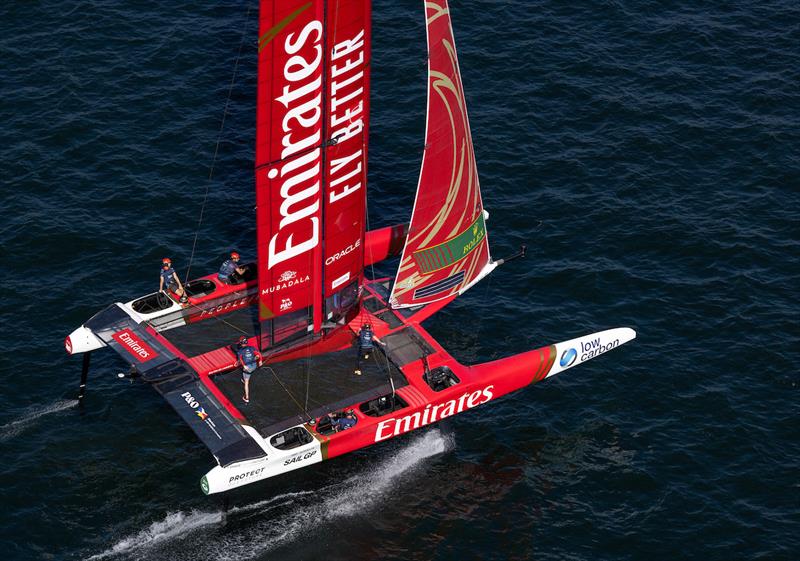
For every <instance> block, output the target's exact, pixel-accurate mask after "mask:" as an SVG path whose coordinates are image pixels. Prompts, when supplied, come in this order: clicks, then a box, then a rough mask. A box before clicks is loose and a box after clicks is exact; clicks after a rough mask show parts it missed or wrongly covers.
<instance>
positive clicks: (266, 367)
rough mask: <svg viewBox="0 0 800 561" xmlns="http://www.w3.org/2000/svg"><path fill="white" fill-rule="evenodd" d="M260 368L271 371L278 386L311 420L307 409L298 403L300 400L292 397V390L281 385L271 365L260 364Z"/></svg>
mask: <svg viewBox="0 0 800 561" xmlns="http://www.w3.org/2000/svg"><path fill="white" fill-rule="evenodd" d="M262 368H264V369H266V370H269V371H270V372H272V375H273V376H274V377H275V381H276V382H278V384H280V386H281V387H282V388H283V391H285V392H286V394H287V395H288V396H289V397H290V398H292V401H294V403H295V405H297V408H298V409H300V410H301V411H302V412H303V413H304V414H305V416H306V417H308V420H309V421H310V420H311V415H309V414H308V410H307V409H304V408H303V406H302V405H300V402H299V401H297V400H296V399H295V398H294V396H293V395H292V392H290V391H289V389H288V388H287V387H286V386H284V385H283V382H281V379H280V378H278V374H277V373H276V372H275V370H273V369H272V367H271V366H262Z"/></svg>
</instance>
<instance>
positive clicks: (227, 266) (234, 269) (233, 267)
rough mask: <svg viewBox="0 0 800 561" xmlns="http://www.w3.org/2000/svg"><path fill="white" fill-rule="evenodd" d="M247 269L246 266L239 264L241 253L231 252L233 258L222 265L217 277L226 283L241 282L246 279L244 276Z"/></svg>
mask: <svg viewBox="0 0 800 561" xmlns="http://www.w3.org/2000/svg"><path fill="white" fill-rule="evenodd" d="M246 271H247V268H246V267H240V266H239V254H238V253H236V252H235V251H234V252H232V253H231V258H230V259H226V260H225V262H224V263H223V264H222V265H220V268H219V273H217V278H218V279H219V280H221V281H222V282H224V283H225V284H239V283H241V282H242V281H243V280H244V279H243V278H242V276H243V275H244V273H245V272H246Z"/></svg>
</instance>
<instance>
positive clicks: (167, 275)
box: [158, 257, 186, 302]
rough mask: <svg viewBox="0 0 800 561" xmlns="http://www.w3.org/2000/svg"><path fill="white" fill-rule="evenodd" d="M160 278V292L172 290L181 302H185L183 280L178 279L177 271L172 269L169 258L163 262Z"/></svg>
mask: <svg viewBox="0 0 800 561" xmlns="http://www.w3.org/2000/svg"><path fill="white" fill-rule="evenodd" d="M159 278H160V280H159V282H158V291H159V292H168V291H170V290H171V291H172V292H174V293H175V294H177V295H178V296H180V297H181V302H183V301H185V300H184V299H185V298H186V296H185V295H184V293H183V285H182V284H181V279H179V278H178V274H177V273H176V272H175V269H173V268H172V260H171V259H170V258H169V257H165V258H164V259H162V260H161V276H160V277H159Z"/></svg>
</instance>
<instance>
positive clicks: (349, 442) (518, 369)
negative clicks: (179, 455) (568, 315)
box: [201, 326, 636, 494]
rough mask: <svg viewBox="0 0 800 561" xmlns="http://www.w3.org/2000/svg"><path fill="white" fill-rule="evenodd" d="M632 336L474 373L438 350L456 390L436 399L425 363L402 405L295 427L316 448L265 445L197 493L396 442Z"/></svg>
mask: <svg viewBox="0 0 800 561" xmlns="http://www.w3.org/2000/svg"><path fill="white" fill-rule="evenodd" d="M415 330H416V331H417V333H418V334H419V335H421V336H422V337H424V338H425V339H426V340H427V342H428V343H434V344H435V341H434V340H433V339H432V337H431V336H430V334H428V333H427V332H426V331H424V329H422V328H421V327H419V326H415ZM635 337H636V333H635V331H633V330H632V329H630V328H616V329H610V330H606V331H601V332H597V333H592V334H590V335H585V336H583V337H578V338H576V339H571V340H569V341H564V342H561V343H557V344H554V345H548V346H545V347H541V348H539V349H536V350H533V351H529V352H526V353H521V354H518V355H514V356H512V357H508V358H505V359H501V360H497V361H494V362H489V363H484V364H478V365H475V366H464V365H461V364H459V363H458V362H457V361H456V360H455V359H454V358H453V357H451V356H450V355H448V354H447V353H445V352H444V351H440V352H439V353H437V356H436V357H435V360H433V359H431V360H430V367H431V368H441V367H443V366H444V367H447V368H449V369H450V370H451V371H452V372H453V374H454V375H455V376H456V377H458V379H459V380H460V381H459V383H457V384H455V385H453V386H451V387H449V388H447V389H445V390H442V391H439V392H434V391H433V390H432V389H431V388H430V387H429V385H428V384H427V383H426V382H425V381H424V380H423V374H424V366H423V365H422V364H420V365H418V367H412V368H408V373H407V377H408V378H409V385H408V386H405V387H404V388H400V389H398V390H397V395H398V396H399V397H400V398H401V399H402V400H403V402H405V403H406V404H407V406H405V407H402V408H400V409H398V410H396V411H392V412H390V413H387V414H386V415H382V416H375V417H373V416H369V415H364V414H362V412H361V411H362V408H361V407H359V406H360V405H361V404H358V403H353V404H352V408H353V410H354V411H355V412H356V415H357V417H358V422H357V424H356V425H355V427H353V428H351V429H348V430H345V431H342V432H338V433H335V434H333V435H329V436H325V435H321V434H319V433H318V432H317V430H316V425H317V423H318V422H319V420H317V419H314V421H315V422H313V423H306V424H304V425H299V426H298V427H297V428H302V429H304V430H306V431H308V433H310V434H312V435H313V436H314V439H313V441H311V442H309V443H307V444H305V445H302V446H298V447H297V448H294V449H292V450H288V451H287V450H279V449H277V448H274V447H272V446H270V445H269V443H268V442H267V441H266V440H262V444H263V446H264V447H265V451H266V452H267V456H266V457H265V458H262V459H259V460H254V461H250V462H243V463H240V464H234V465H230V466H227V467H222V466H217V467H215V468H213V469H212V470H211V471H209V472H208V473H207V474H206V475H205V476H204V477H203V479H202V480H201V489H202V490H203V492H204V493H206V494H213V493H219V492H224V491H229V490H231V489H235V488H237V487H241V486H244V485H248V484H250V483H254V482H256V481H260V480H263V479H268V478H270V477H274V476H276V475H280V474H283V473H287V472H289V471H294V470H296V469H299V468H303V467H308V466H310V465H312V464H316V463H319V462H322V461H324V460H329V459H332V458H335V457H337V456H341V455H344V454H347V453H349V452H353V451H355V450H359V449H361V448H366V447H367V446H371V445H373V444H376V443H380V442H382V441H385V440H389V439H391V438H394V437H396V436H401V435H403V434H405V433H407V432H411V431H413V430H416V429H419V428H422V427H424V426H427V425H430V424H433V423H436V422H439V421H441V420H443V419H445V418H447V417H451V416H453V415H456V414H459V413H463V412H466V411H468V410H470V409H474V408H476V407H479V406H481V405H485V404H487V403H489V402H490V401H494V400H496V399H497V398H500V397H502V396H504V395H507V394H509V393H512V392H515V391H517V390H520V389H522V388H524V387H526V386H528V385H532V384H535V383H537V382H539V381H542V380H544V379H546V378H548V377H550V376H553V375H555V374H558V373H560V372H563V371H564V370H567V369H569V368H572V367H574V366H577V365H579V364H582V363H584V362H587V361H588V360H591V359H592V358H596V357H598V356H600V355H601V354H604V353H605V352H607V351H609V350H612V349H615V348H617V347H619V346H621V345H623V344H625V343H627V342H629V341H631V340H633V339H634V338H635ZM437 346H438V345H437ZM429 358H430V357H429Z"/></svg>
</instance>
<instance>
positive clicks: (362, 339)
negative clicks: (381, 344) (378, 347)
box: [358, 326, 372, 349]
mask: <svg viewBox="0 0 800 561" xmlns="http://www.w3.org/2000/svg"><path fill="white" fill-rule="evenodd" d="M358 346H359V347H360V348H362V349H371V348H372V329H370V328H369V327H367V326H364V327H362V328H361V330H360V331H359V332H358Z"/></svg>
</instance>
